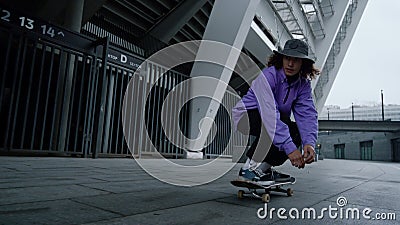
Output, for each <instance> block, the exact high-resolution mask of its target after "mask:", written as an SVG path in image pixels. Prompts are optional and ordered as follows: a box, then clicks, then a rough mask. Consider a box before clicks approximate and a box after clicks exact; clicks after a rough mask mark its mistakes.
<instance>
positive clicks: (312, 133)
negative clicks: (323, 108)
mask: <svg viewBox="0 0 400 225" xmlns="http://www.w3.org/2000/svg"><path fill="white" fill-rule="evenodd" d="M292 111H293V115H294V118H295V119H296V123H297V126H298V129H299V132H300V136H301V140H302V143H303V146H304V145H311V146H313V147H315V143H316V141H317V137H318V112H317V110H316V109H315V105H314V101H313V98H312V94H311V82H310V81H308V80H307V81H306V83H305V84H304V85H303V87H302V88H301V89H300V90H299V95H298V97H297V99H296V100H295V102H294V106H293V109H292Z"/></svg>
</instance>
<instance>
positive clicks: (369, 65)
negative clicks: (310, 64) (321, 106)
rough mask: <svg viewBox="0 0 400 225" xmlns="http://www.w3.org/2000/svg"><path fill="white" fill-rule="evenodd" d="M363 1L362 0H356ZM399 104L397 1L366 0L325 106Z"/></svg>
mask: <svg viewBox="0 0 400 225" xmlns="http://www.w3.org/2000/svg"><path fill="white" fill-rule="evenodd" d="M359 1H363V0H359ZM381 90H383V97H384V100H383V102H384V104H399V105H400V1H399V0H369V1H368V4H367V7H366V9H365V11H364V14H363V16H362V17H361V20H360V23H359V25H358V27H357V30H356V32H355V34H354V36H353V39H352V41H351V44H350V46H349V49H348V50H347V53H346V56H345V58H344V61H343V63H342V65H341V67H340V69H339V72H338V74H337V76H336V79H335V81H334V83H333V86H332V89H331V91H330V93H329V96H328V98H327V100H326V102H325V105H339V106H340V107H341V108H347V107H350V106H351V103H354V104H363V105H372V104H374V103H375V104H380V103H381Z"/></svg>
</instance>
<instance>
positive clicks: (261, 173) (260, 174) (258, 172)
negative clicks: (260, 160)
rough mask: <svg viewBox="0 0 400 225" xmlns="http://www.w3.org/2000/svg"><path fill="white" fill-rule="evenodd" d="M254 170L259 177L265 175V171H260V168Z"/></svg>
mask: <svg viewBox="0 0 400 225" xmlns="http://www.w3.org/2000/svg"><path fill="white" fill-rule="evenodd" d="M253 171H254V173H256V174H257V176H259V177H260V178H261V177H262V176H265V173H264V172H262V171H261V170H257V169H255V170H253Z"/></svg>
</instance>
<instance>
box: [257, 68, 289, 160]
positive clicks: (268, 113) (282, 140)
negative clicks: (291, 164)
mask: <svg viewBox="0 0 400 225" xmlns="http://www.w3.org/2000/svg"><path fill="white" fill-rule="evenodd" d="M263 72H264V74H263V76H259V77H258V78H257V79H256V80H255V82H253V85H252V86H253V87H252V89H253V91H254V93H255V95H256V97H257V100H258V101H257V102H258V110H259V111H260V115H261V118H262V122H263V124H264V127H265V128H266V130H267V133H268V135H269V136H270V137H271V139H272V140H273V141H272V142H273V144H274V145H275V146H277V147H278V148H279V149H280V150H283V151H285V153H286V154H287V155H289V154H290V153H292V152H293V151H294V150H296V149H297V147H296V145H295V144H294V143H293V141H292V138H291V137H290V133H289V128H288V126H287V125H286V124H285V123H283V122H282V121H281V120H280V113H279V110H278V107H277V103H276V100H275V96H274V94H273V93H274V90H275V80H274V79H275V77H276V76H275V74H274V72H275V70H272V69H270V68H269V69H267V70H264V71H263Z"/></svg>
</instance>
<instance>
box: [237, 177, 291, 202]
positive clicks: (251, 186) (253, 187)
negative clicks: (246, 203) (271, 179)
mask: <svg viewBox="0 0 400 225" xmlns="http://www.w3.org/2000/svg"><path fill="white" fill-rule="evenodd" d="M294 183H296V178H294V177H291V178H290V180H289V181H285V182H276V183H275V184H272V185H266V186H264V185H260V184H257V183H255V182H252V181H241V180H233V181H231V184H232V185H233V186H236V187H242V188H247V189H248V191H247V192H246V191H244V190H239V191H238V194H237V196H238V198H244V197H245V196H247V195H250V196H254V197H256V198H260V199H262V201H263V202H269V200H270V198H271V197H270V195H269V194H270V192H271V191H274V192H281V193H286V194H287V196H292V195H293V190H292V189H291V188H288V189H284V188H282V187H281V186H283V185H289V184H294ZM260 189H261V190H264V192H265V193H259V192H258V191H257V190H260Z"/></svg>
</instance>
